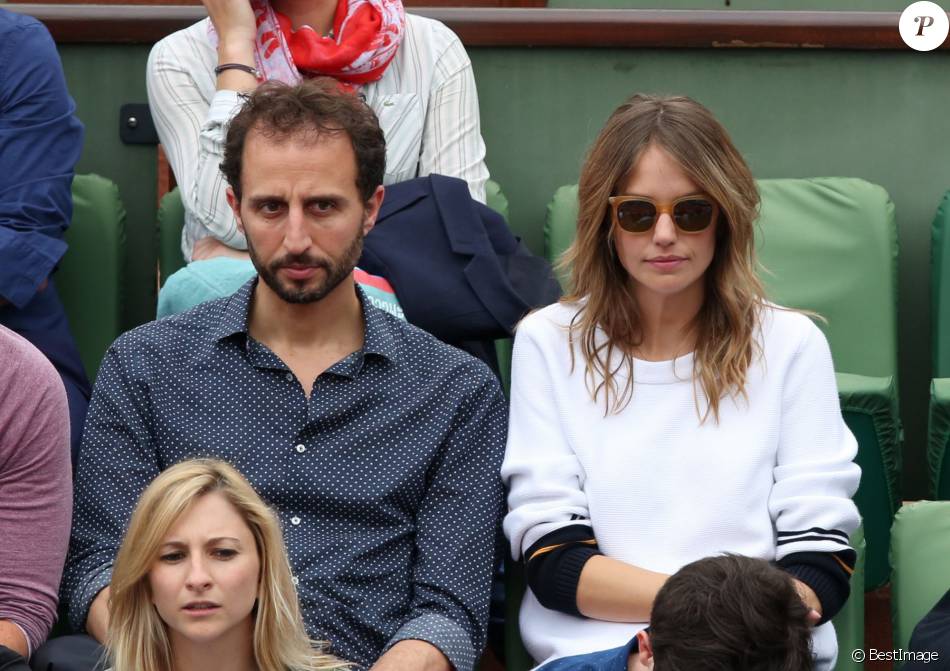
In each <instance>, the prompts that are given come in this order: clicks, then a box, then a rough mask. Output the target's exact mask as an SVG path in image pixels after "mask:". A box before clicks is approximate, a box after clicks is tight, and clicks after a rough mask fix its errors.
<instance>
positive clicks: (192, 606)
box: [182, 601, 221, 617]
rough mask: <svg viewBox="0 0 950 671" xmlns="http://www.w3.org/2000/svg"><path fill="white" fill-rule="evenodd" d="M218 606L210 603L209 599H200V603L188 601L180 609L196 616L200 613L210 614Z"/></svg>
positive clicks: (217, 608)
mask: <svg viewBox="0 0 950 671" xmlns="http://www.w3.org/2000/svg"><path fill="white" fill-rule="evenodd" d="M220 608H221V606H219V605H218V604H216V603H212V602H210V601H202V602H200V603H189V604H187V605H186V606H185V607H184V608H182V611H184V612H185V613H187V614H188V615H192V616H195V617H198V616H201V615H210V614H211V613H214V612H215V611H217V610H219V609H220Z"/></svg>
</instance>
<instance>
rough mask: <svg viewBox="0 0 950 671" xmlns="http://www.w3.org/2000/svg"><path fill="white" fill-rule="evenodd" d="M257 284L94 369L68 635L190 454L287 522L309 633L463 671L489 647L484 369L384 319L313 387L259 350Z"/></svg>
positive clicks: (495, 401)
mask: <svg viewBox="0 0 950 671" xmlns="http://www.w3.org/2000/svg"><path fill="white" fill-rule="evenodd" d="M256 282H257V279H256V278H255V279H253V280H251V281H250V282H248V283H247V284H245V285H244V286H243V287H242V288H241V289H240V290H239V291H238V292H237V293H235V294H234V295H233V296H229V297H227V298H223V299H220V300H217V301H212V302H209V303H204V304H202V305H200V306H198V307H196V308H194V309H192V310H190V311H188V312H185V313H182V314H180V315H175V316H173V317H168V318H166V319H162V320H160V321H156V322H152V323H150V324H146V325H144V326H141V327H139V328H137V329H134V330H132V331H130V332H128V333H126V334H124V335H123V336H121V337H120V338H119V339H118V340H116V342H115V343H114V344H113V345H112V347H111V348H110V349H109V351H108V353H107V354H106V357H105V359H104V361H103V363H102V367H101V368H100V370H99V375H98V377H97V379H96V385H95V389H94V391H93V397H92V402H91V404H90V406H89V414H88V418H87V421H86V428H85V433H84V435H83V445H82V451H81V454H80V460H79V468H78V472H77V476H76V483H75V511H74V517H73V536H72V540H71V545H70V557H69V559H68V561H67V568H66V572H65V575H64V579H63V588H62V592H63V598H64V599H65V600H67V601H68V606H69V615H70V619H71V620H72V623H73V625H74V626H78V627H81V626H82V625H83V624H84V623H85V619H86V615H87V612H88V609H89V605H90V603H91V602H92V600H93V599H94V597H95V596H96V594H97V593H98V592H99V591H100V590H101V589H102V588H103V587H105V586H106V585H108V583H109V579H110V576H111V567H112V562H113V559H114V557H115V555H116V552H117V550H118V547H119V544H120V542H121V539H122V534H123V531H124V529H125V527H126V524H127V523H128V519H129V517H130V515H131V512H132V509H133V507H134V506H135V503H136V501H137V500H138V497H139V495H140V494H141V492H142V490H143V489H144V488H145V487H146V486H147V485H148V483H149V482H150V481H151V480H152V479H153V478H154V477H155V476H156V475H157V474H158V473H159V472H160V471H161V470H162V469H164V468H167V467H168V466H170V465H172V464H175V463H177V462H179V461H181V460H183V459H186V458H189V457H195V456H211V457H217V458H222V459H225V460H227V461H229V462H230V463H232V464H234V465H235V466H236V467H237V468H238V469H239V470H240V471H241V472H242V473H244V475H245V476H246V477H247V478H248V480H249V481H250V482H251V484H252V485H253V486H254V487H255V489H256V490H257V491H258V493H259V494H260V495H261V496H262V497H263V498H264V499H265V500H266V501H267V502H268V503H269V504H270V505H271V506H272V507H273V508H274V509H275V511H276V513H277V514H278V516H279V518H280V521H281V525H282V527H283V530H284V537H285V542H286V545H287V550H288V553H289V556H290V563H291V566H292V568H293V571H294V575H295V578H296V579H297V585H298V591H299V596H300V600H301V606H302V608H303V612H304V620H305V622H306V624H307V628H308V632H309V634H310V635H311V636H312V637H313V638H315V639H319V640H328V641H329V642H330V644H331V651H332V652H334V653H336V654H337V655H338V656H340V657H342V658H343V659H346V660H349V661H353V662H356V663H358V664H360V665H363V666H367V665H369V664H372V663H373V662H374V661H375V660H376V658H377V657H378V656H379V655H380V654H381V653H382V652H383V651H384V650H386V649H387V648H388V647H389V646H391V645H393V644H394V643H396V642H397V641H400V640H403V639H421V640H425V641H428V642H430V643H432V644H433V645H435V646H436V647H438V648H439V649H440V650H442V652H443V653H445V655H446V656H447V657H448V658H449V660H450V661H451V662H452V663H453V665H454V666H455V667H456V668H457V669H459V670H460V671H466V670H469V669H471V668H472V667H473V665H474V663H475V661H476V659H477V657H478V655H479V653H480V652H481V649H482V647H483V646H484V643H485V629H486V624H487V619H488V601H489V592H490V588H491V581H492V572H493V567H494V566H495V558H496V552H497V548H496V543H495V540H496V531H497V528H498V524H499V522H500V518H501V513H502V501H503V498H502V484H501V479H500V476H499V469H500V467H501V460H502V455H503V451H504V444H505V436H506V432H507V406H506V402H505V398H504V396H503V394H502V393H501V390H500V387H499V384H498V381H497V379H496V378H495V377H494V375H492V373H491V372H490V371H489V369H488V368H487V367H486V366H485V365H484V364H482V363H481V362H480V361H478V360H476V359H475V358H473V357H471V356H469V355H468V354H465V353H464V352H461V351H460V350H457V349H455V348H453V347H450V346H448V345H445V344H443V343H441V342H439V341H438V340H436V339H435V338H433V337H432V336H430V335H429V334H427V333H426V332H424V331H422V330H420V329H418V328H416V327H414V326H411V325H409V324H407V323H405V322H403V321H401V320H399V319H398V318H396V317H393V316H392V315H389V314H387V313H385V312H383V311H381V310H379V309H378V308H375V307H373V306H372V305H371V304H370V303H369V301H368V300H366V298H365V296H364V295H363V294H362V292H360V291H358V294H359V296H360V301H361V304H362V310H363V318H364V322H365V333H364V345H363V348H362V349H361V350H359V351H357V352H354V353H353V354H350V355H349V356H347V357H345V358H344V359H342V360H341V361H339V362H337V363H336V364H334V365H333V366H331V367H330V368H329V369H328V370H326V371H325V372H324V373H322V374H321V375H320V376H319V377H317V379H316V381H315V383H314V385H313V391H312V393H311V396H310V398H309V399H308V398H307V397H306V396H305V394H304V389H303V387H302V386H301V384H300V382H298V381H297V379H296V378H295V377H294V375H293V373H291V371H290V370H289V369H288V368H287V366H286V365H285V364H284V362H283V361H281V360H280V359H279V358H278V357H277V356H276V355H275V354H274V353H273V352H272V351H270V350H269V349H268V348H267V347H265V346H264V345H262V344H261V343H259V342H257V341H255V340H254V339H253V338H251V337H250V336H249V335H248V332H247V324H248V310H249V305H250V299H251V296H252V294H253V291H254V287H255V286H256Z"/></svg>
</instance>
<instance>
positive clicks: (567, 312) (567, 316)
mask: <svg viewBox="0 0 950 671" xmlns="http://www.w3.org/2000/svg"><path fill="white" fill-rule="evenodd" d="M581 307H582V306H581V305H580V304H578V303H564V302H561V301H559V302H557V303H552V304H551V305H548V306H547V307H543V308H541V309H540V310H535V311H533V312H531V313H529V314H528V315H527V316H526V317H525V318H524V319H522V320H521V321H520V322H518V326H517V327H516V329H515V337H516V338H518V337H524V338H531V339H533V340H538V341H547V340H554V341H556V342H562V341H563V342H567V339H568V335H569V330H570V328H571V325H572V324H573V323H574V321H575V319H576V317H577V315H578V313H579V312H580V310H581Z"/></svg>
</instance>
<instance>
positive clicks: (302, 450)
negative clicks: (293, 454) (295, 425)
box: [297, 445, 307, 454]
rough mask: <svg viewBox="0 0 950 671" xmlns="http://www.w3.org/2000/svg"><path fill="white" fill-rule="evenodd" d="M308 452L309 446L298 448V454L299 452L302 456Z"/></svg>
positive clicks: (299, 446)
mask: <svg viewBox="0 0 950 671" xmlns="http://www.w3.org/2000/svg"><path fill="white" fill-rule="evenodd" d="M306 451H307V446H306V445H298V446H297V452H299V453H300V454H303V453H304V452H306Z"/></svg>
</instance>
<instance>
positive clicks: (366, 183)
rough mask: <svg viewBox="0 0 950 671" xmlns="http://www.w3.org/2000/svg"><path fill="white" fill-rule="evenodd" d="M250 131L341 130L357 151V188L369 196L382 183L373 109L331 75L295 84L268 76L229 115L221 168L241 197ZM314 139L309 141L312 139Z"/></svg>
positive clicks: (290, 134)
mask: <svg viewBox="0 0 950 671" xmlns="http://www.w3.org/2000/svg"><path fill="white" fill-rule="evenodd" d="M251 130H254V131H255V132H258V133H262V134H263V135H264V136H265V137H270V138H276V139H279V140H286V139H295V138H297V137H300V138H301V139H303V140H304V141H306V139H307V137H308V136H312V137H314V138H315V137H318V136H319V135H322V134H334V133H345V134H346V135H347V136H348V137H349V138H350V143H351V144H352V145H353V152H354V153H355V154H356V188H357V189H358V190H359V192H360V196H361V197H362V198H363V201H364V202H365V201H367V200H369V199H370V197H371V196H372V195H373V193H374V192H375V191H376V187H378V186H379V185H380V184H382V183H383V173H384V172H385V171H386V140H385V138H384V137H383V131H382V130H381V129H380V127H379V120H378V119H377V118H376V114H375V113H374V112H373V110H372V109H370V107H369V105H367V104H366V103H364V102H363V101H362V100H361V99H360V98H359V97H358V96H357V95H356V94H355V93H352V92H350V91H347V90H345V89H342V88H341V87H340V84H339V82H337V81H336V80H335V79H331V78H329V77H318V78H316V79H309V80H305V81H304V82H303V83H301V84H298V85H296V86H291V85H289V84H284V83H281V82H278V81H269V82H265V83H263V84H261V85H260V86H258V87H257V88H256V89H255V90H254V91H253V92H252V93H250V94H249V95H248V96H247V97H246V100H245V102H244V106H243V107H242V108H241V110H240V111H239V112H238V113H237V115H235V117H234V118H233V119H231V123H230V125H229V126H228V135H227V139H226V140H225V145H224V160H223V161H222V162H221V172H223V173H224V176H225V178H226V179H227V180H228V184H230V185H231V188H232V189H233V190H234V195H235V196H236V197H237V199H238V200H241V166H242V163H243V159H244V143H245V141H246V140H247V134H248V133H249V132H250V131H251ZM311 141H312V140H311Z"/></svg>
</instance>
